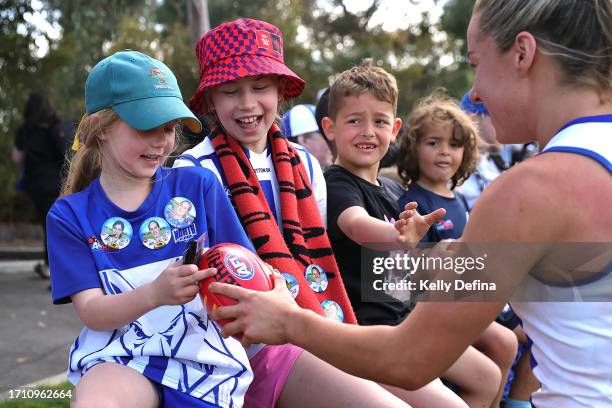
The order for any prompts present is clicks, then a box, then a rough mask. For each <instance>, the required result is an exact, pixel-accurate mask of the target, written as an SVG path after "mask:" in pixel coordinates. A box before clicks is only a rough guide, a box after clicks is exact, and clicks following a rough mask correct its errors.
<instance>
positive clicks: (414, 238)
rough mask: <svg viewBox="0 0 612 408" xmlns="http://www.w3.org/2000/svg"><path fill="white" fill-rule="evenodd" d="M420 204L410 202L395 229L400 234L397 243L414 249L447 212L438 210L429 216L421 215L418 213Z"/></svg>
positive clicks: (442, 209)
mask: <svg viewBox="0 0 612 408" xmlns="http://www.w3.org/2000/svg"><path fill="white" fill-rule="evenodd" d="M417 206H418V204H417V203H416V202H414V201H411V202H409V203H408V204H406V206H405V207H404V211H402V212H401V213H400V215H399V219H398V220H397V221H396V222H395V224H394V226H395V229H396V230H397V231H398V232H399V236H398V237H397V240H396V241H397V243H399V244H402V245H405V246H408V247H410V248H413V247H414V246H415V245H416V244H417V243H418V242H419V241H420V240H421V239H422V238H423V237H424V236H425V234H426V233H427V230H429V227H431V225H432V224H433V223H434V222H436V221H438V220H439V219H440V218H442V217H444V214H446V210H445V209H444V208H438V209H437V210H435V211H432V212H431V213H429V214H426V215H421V214H419V212H418V211H417Z"/></svg>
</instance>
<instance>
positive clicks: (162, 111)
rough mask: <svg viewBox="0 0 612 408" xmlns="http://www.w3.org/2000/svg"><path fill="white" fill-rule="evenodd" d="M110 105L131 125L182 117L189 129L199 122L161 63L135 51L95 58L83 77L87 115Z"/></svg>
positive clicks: (197, 126)
mask: <svg viewBox="0 0 612 408" xmlns="http://www.w3.org/2000/svg"><path fill="white" fill-rule="evenodd" d="M105 108H112V110H113V111H115V113H117V115H119V117H120V118H121V119H122V120H123V121H124V122H126V123H127V124H128V125H130V126H131V127H133V128H134V129H137V130H140V131H147V130H151V129H154V128H156V127H158V126H161V125H163V124H164V123H167V122H170V121H173V120H179V119H180V120H182V121H183V122H184V123H185V124H186V125H187V126H188V127H189V129H190V130H191V131H192V132H195V133H199V132H200V131H201V130H202V124H201V123H200V121H199V120H198V119H197V118H196V117H195V115H194V114H193V113H192V112H191V111H190V110H189V108H188V107H187V106H186V105H185V104H184V103H183V97H182V95H181V91H180V89H179V87H178V83H177V81H176V78H175V76H174V74H173V73H172V71H170V68H168V67H167V66H166V65H165V64H164V63H162V62H161V61H158V60H156V59H154V58H151V57H149V56H148V55H146V54H143V53H141V52H138V51H132V50H123V51H119V52H116V53H114V54H113V55H111V56H109V57H106V58H104V59H103V60H102V61H100V62H98V63H97V64H96V65H95V66H94V67H93V69H92V70H91V72H90V73H89V76H88V77H87V81H85V109H86V111H87V114H88V115H91V114H93V113H95V112H98V111H99V110H101V109H105Z"/></svg>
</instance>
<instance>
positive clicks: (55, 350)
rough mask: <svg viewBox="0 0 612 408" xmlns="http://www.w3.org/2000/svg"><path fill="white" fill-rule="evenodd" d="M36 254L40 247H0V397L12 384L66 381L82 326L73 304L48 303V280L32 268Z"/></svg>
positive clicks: (23, 384)
mask: <svg viewBox="0 0 612 408" xmlns="http://www.w3.org/2000/svg"><path fill="white" fill-rule="evenodd" d="M41 255H42V252H41V248H39V247H22V248H6V247H3V246H0V400H2V399H4V398H6V394H7V392H8V391H9V390H11V389H15V388H18V387H22V386H26V385H30V384H33V383H40V382H43V383H58V382H62V381H65V379H66V377H65V372H66V368H67V362H68V352H69V350H70V345H71V344H72V342H73V341H74V339H75V338H76V336H77V335H78V333H79V331H80V329H81V327H82V324H81V321H80V320H79V318H78V316H77V315H76V312H75V311H74V309H73V307H72V305H70V304H68V305H61V306H56V305H53V304H52V302H51V294H50V292H49V290H48V287H49V281H47V280H43V279H41V278H40V277H39V276H38V275H36V274H35V272H34V266H35V265H36V264H37V263H38V262H41V261H40V260H38V259H36V258H39V257H40V256H41ZM3 397H4V398H3Z"/></svg>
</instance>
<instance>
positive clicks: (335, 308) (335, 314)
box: [321, 300, 344, 323]
mask: <svg viewBox="0 0 612 408" xmlns="http://www.w3.org/2000/svg"><path fill="white" fill-rule="evenodd" d="M321 307H322V308H323V312H325V317H327V318H328V319H332V320H335V321H337V322H340V323H342V322H343V321H344V312H343V311H342V308H341V307H340V305H339V304H337V303H336V302H334V301H333V300H324V301H323V302H321Z"/></svg>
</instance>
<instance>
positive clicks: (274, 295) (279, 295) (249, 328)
mask: <svg viewBox="0 0 612 408" xmlns="http://www.w3.org/2000/svg"><path fill="white" fill-rule="evenodd" d="M273 279H274V289H272V290H270V291H267V292H259V291H255V290H250V289H245V288H241V287H239V286H234V285H229V284H226V283H212V284H211V285H210V286H209V290H210V291H211V292H214V293H217V294H220V295H224V296H227V297H230V298H232V299H236V300H237V301H238V304H236V305H233V306H221V307H218V308H216V309H214V310H213V311H212V312H210V314H211V317H212V318H213V320H222V319H235V320H233V321H231V322H229V323H226V324H225V325H224V326H223V331H222V334H223V337H229V336H235V335H242V338H241V343H242V345H243V346H245V347H248V346H250V345H251V344H254V343H265V344H283V343H286V342H287V338H288V334H287V333H288V326H289V324H290V323H291V321H290V320H291V314H292V312H295V311H299V310H300V307H299V306H298V305H297V303H295V301H294V300H293V298H292V297H291V294H290V293H289V290H288V289H287V284H286V283H285V278H283V276H282V275H281V274H280V273H279V272H278V271H274V274H273Z"/></svg>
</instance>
